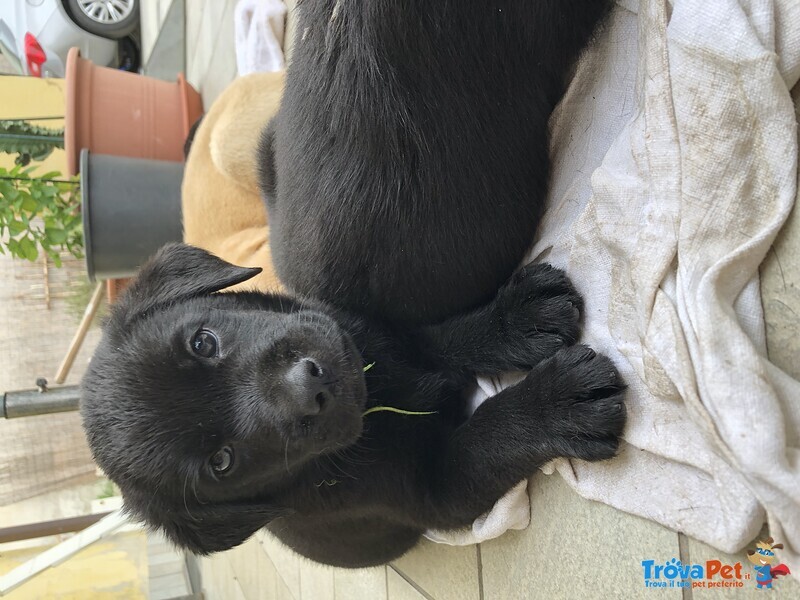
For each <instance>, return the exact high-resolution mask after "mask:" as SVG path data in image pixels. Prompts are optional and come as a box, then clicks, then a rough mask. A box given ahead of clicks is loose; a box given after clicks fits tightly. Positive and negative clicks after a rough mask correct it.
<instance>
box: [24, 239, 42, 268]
mask: <svg viewBox="0 0 800 600" xmlns="http://www.w3.org/2000/svg"><path fill="white" fill-rule="evenodd" d="M19 246H20V250H22V253H23V254H24V256H25V258H27V259H28V260H29V261H31V262H33V261H35V260H36V259H37V258H39V251H38V250H37V249H36V244H34V243H33V242H32V241H31V240H30V238H22V239H21V240H20V241H19Z"/></svg>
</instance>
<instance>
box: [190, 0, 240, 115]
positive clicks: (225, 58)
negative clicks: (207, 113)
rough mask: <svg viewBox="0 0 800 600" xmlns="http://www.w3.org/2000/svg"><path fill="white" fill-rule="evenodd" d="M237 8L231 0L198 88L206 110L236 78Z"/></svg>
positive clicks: (222, 16) (221, 19)
mask: <svg viewBox="0 0 800 600" xmlns="http://www.w3.org/2000/svg"><path fill="white" fill-rule="evenodd" d="M235 6H236V2H234V1H233V0H229V2H228V6H227V8H226V9H225V11H224V12H223V13H222V15H221V16H220V20H219V23H218V29H217V39H216V41H215V43H214V48H213V55H212V57H211V60H210V62H209V63H208V66H207V68H206V71H205V75H204V76H203V78H202V82H201V84H200V88H198V90H199V92H200V95H201V96H203V105H204V106H205V107H206V109H208V108H209V107H210V106H211V104H212V103H213V102H214V100H216V99H217V97H218V96H219V95H220V94H221V93H222V92H223V90H224V89H225V88H226V87H228V85H229V84H230V83H231V81H233V80H234V78H235V77H236V42H235V39H234V25H233V12H234V9H235Z"/></svg>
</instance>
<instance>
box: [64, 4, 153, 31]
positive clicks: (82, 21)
mask: <svg viewBox="0 0 800 600" xmlns="http://www.w3.org/2000/svg"><path fill="white" fill-rule="evenodd" d="M111 2H113V5H112V6H114V7H117V6H121V7H125V8H123V11H124V10H127V11H128V12H127V14H124V15H123V16H122V17H121V18H119V19H117V18H113V17H111V16H110V15H107V14H106V15H101V16H99V17H98V18H92V17H90V16H89V8H90V6H91V5H92V2H90V0H66V5H67V10H68V12H69V15H70V17H72V20H73V21H75V23H77V24H78V26H79V27H80V28H81V29H85V30H86V31H88V32H89V33H93V34H94V35H99V36H100V37H105V38H110V39H112V40H118V39H120V38H124V37H125V36H127V35H128V34H130V33H131V32H132V31H133V30H134V29H136V27H137V26H138V25H139V0H95V2H94V4H95V5H96V6H98V7H102V5H103V4H105V3H109V4H110V3H111Z"/></svg>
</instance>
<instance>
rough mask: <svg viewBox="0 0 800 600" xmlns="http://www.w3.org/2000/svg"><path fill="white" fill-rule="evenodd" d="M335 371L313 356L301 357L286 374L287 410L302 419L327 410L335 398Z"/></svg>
mask: <svg viewBox="0 0 800 600" xmlns="http://www.w3.org/2000/svg"><path fill="white" fill-rule="evenodd" d="M332 376H333V372H332V370H331V368H330V367H329V366H328V365H326V364H324V363H322V362H321V361H319V360H316V359H313V358H301V359H300V360H299V361H297V362H296V363H294V365H292V366H291V367H290V368H289V369H288V370H287V371H286V374H285V375H284V380H285V382H286V386H285V389H286V393H287V397H286V399H285V402H286V410H287V412H289V413H290V414H291V415H292V416H293V417H295V418H297V419H302V418H304V417H311V416H314V415H318V414H320V413H322V412H324V411H325V409H326V408H328V406H329V405H330V404H331V400H332V399H333V391H332V390H331V386H332V384H333V379H334V378H333V377H332Z"/></svg>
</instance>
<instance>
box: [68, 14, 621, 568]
mask: <svg viewBox="0 0 800 600" xmlns="http://www.w3.org/2000/svg"><path fill="white" fill-rule="evenodd" d="M606 8H607V2H605V1H601V0H580V1H579V0H506V1H500V2H493V3H485V2H482V1H480V2H479V1H477V0H475V1H472V0H461V1H459V2H457V3H456V2H444V1H440V0H435V1H432V2H417V1H416V0H413V1H412V0H374V1H372V2H355V0H338V1H337V2H333V1H330V2H323V1H321V0H319V1H318V0H306V1H305V2H303V3H301V4H300V5H299V16H298V19H299V27H298V38H297V40H296V46H295V48H296V50H295V55H294V62H293V63H292V66H291V69H290V72H289V74H288V79H287V88H286V93H285V96H284V101H283V104H282V108H281V111H280V113H279V114H278V116H277V117H276V118H275V120H274V121H273V122H272V123H271V124H270V126H269V127H268V128H267V131H266V132H265V134H264V138H263V144H262V163H263V170H262V183H263V190H264V195H265V198H266V202H267V206H268V209H269V212H270V224H271V235H272V238H273V255H274V257H275V260H276V263H277V266H278V268H279V271H280V275H281V277H282V279H283V280H284V281H285V282H286V283H287V284H288V286H289V287H290V288H291V290H292V291H293V292H295V294H296V297H295V298H291V297H288V296H283V295H265V294H259V293H217V292H220V291H221V290H224V289H225V288H226V287H229V286H231V285H234V284H237V283H241V282H243V281H246V280H247V279H249V278H250V277H252V276H253V275H255V274H256V273H257V269H248V268H243V267H237V266H234V265H231V264H228V263H226V262H224V261H221V260H220V259H218V258H216V257H213V256H211V255H209V254H208V253H206V252H204V251H202V250H199V249H197V248H191V247H188V246H183V245H171V246H168V247H166V248H164V249H163V250H162V251H161V252H160V253H159V254H158V255H157V256H156V257H155V258H154V259H153V260H152V261H151V262H150V263H148V265H146V266H145V267H144V268H143V269H142V271H141V273H140V275H139V277H138V278H137V280H136V281H135V282H134V284H133V285H132V286H131V288H130V289H129V291H128V292H127V293H126V294H125V296H124V297H123V298H122V299H121V300H120V302H119V303H118V304H117V306H115V307H114V308H113V310H112V314H111V317H110V319H109V321H108V323H107V325H106V329H105V333H104V337H103V340H102V342H101V344H100V346H99V348H98V350H97V352H96V354H95V357H94V359H93V360H92V362H91V365H90V368H89V370H88V372H87V374H86V377H85V378H84V382H83V398H82V405H81V410H82V414H83V418H84V424H85V427H86V430H87V435H88V438H89V442H90V445H91V447H92V450H93V452H94V455H95V458H96V459H97V461H98V463H99V464H100V466H101V467H102V468H103V469H104V470H105V472H106V473H107V474H108V476H109V477H111V478H112V479H113V480H114V481H116V482H117V483H118V484H119V486H120V488H121V489H122V492H123V495H124V497H125V503H126V507H127V508H128V510H129V511H130V512H131V513H132V514H134V515H135V516H137V517H140V518H142V519H143V520H144V521H146V522H147V523H148V524H150V525H151V526H153V527H158V528H160V529H162V530H163V531H165V532H166V534H167V535H168V536H169V537H170V538H171V539H172V540H173V541H174V542H175V543H177V544H178V545H180V546H183V547H186V548H188V549H190V550H192V551H194V552H197V553H201V554H204V553H209V552H215V551H220V550H225V549H227V548H230V547H232V546H235V545H237V544H239V543H241V542H242V541H244V540H245V539H247V537H249V536H250V535H252V534H253V533H254V532H255V531H257V530H258V529H259V528H261V527H264V526H267V527H268V528H269V529H270V530H271V531H272V532H273V533H274V534H275V535H276V536H277V537H278V538H280V539H281V540H282V541H283V542H285V543H286V544H287V545H289V546H290V547H292V548H294V549H295V550H297V551H298V552H300V553H301V554H303V555H305V556H307V557H309V558H312V559H314V560H317V561H319V562H323V563H328V564H332V565H338V566H345V567H362V566H368V565H376V564H381V563H384V562H386V561H389V560H391V559H393V558H396V557H398V556H399V555H401V554H402V553H403V552H405V551H406V550H407V549H408V548H410V547H411V546H413V545H414V543H415V542H416V541H417V539H418V538H419V536H420V535H421V533H422V532H423V531H424V530H425V529H428V528H438V529H452V528H457V527H462V526H465V525H469V524H470V523H471V522H472V521H473V520H474V519H475V518H476V517H477V516H479V515H480V514H482V513H483V512H485V511H486V510H488V509H489V508H491V506H492V505H493V503H494V502H495V501H496V500H497V499H498V498H499V497H500V496H501V495H502V494H503V493H504V492H505V491H507V490H508V489H509V488H510V487H511V486H512V485H514V484H515V483H516V482H517V481H519V480H521V479H523V478H525V477H527V476H529V475H531V474H532V473H533V472H534V471H535V470H536V468H537V467H538V466H540V465H541V464H542V463H544V462H546V461H548V460H550V459H552V458H554V457H558V456H567V457H575V458H581V459H585V460H602V459H606V458H610V457H611V456H613V455H614V453H615V451H616V448H617V446H618V439H619V435H620V433H621V430H622V427H623V425H624V421H625V408H624V404H623V400H622V398H623V389H624V384H623V383H622V381H621V379H620V377H619V375H618V373H617V371H616V369H615V368H614V366H613V365H612V364H611V363H610V361H609V360H608V359H607V358H605V357H602V356H597V355H596V354H595V353H594V352H593V351H592V350H590V349H589V348H586V347H583V346H576V347H569V346H570V344H573V343H574V342H575V341H576V339H577V337H578V335H579V319H580V311H581V308H582V302H581V299H580V297H579V296H578V294H577V293H576V292H575V290H574V288H573V287H572V285H571V284H570V282H569V281H568V279H567V278H566V276H565V275H564V274H563V273H562V272H561V271H558V270H556V269H553V268H552V267H550V266H548V265H529V266H527V267H525V268H523V269H522V270H520V271H519V272H517V273H515V274H513V275H511V273H512V271H513V269H514V267H515V266H516V265H517V264H518V263H519V261H520V260H521V258H522V256H523V254H524V252H525V249H526V248H527V246H528V244H529V243H530V241H531V239H532V236H533V233H534V230H535V226H536V223H537V221H538V219H539V217H540V215H541V213H542V210H543V206H542V204H543V197H544V192H545V186H546V181H547V171H548V165H547V119H548V116H549V114H550V112H551V111H552V109H553V107H554V105H555V104H556V102H557V101H558V99H559V97H560V95H561V94H562V92H563V87H564V81H565V79H566V75H567V71H568V69H569V67H570V65H571V64H572V62H573V61H574V59H575V57H576V56H577V55H578V53H579V52H580V50H581V48H582V47H583V46H584V45H585V43H586V42H587V40H588V39H589V37H590V35H591V33H592V31H593V30H594V28H595V26H596V24H597V23H598V21H599V20H600V19H601V17H602V15H603V14H604V12H605V10H606ZM529 368H532V370H531V371H530V373H529V374H528V375H527V377H526V378H525V379H524V380H523V381H522V382H521V383H519V384H518V385H516V386H513V387H510V388H508V389H506V390H505V391H503V392H502V393H501V394H499V395H498V396H497V397H494V398H491V399H489V400H487V401H486V402H485V403H484V404H483V405H482V406H481V407H480V408H479V409H478V410H477V412H476V413H475V414H474V415H473V416H472V417H471V418H469V419H466V418H465V414H464V392H465V391H466V390H468V388H469V387H470V385H471V384H472V381H473V379H474V375H475V374H487V375H491V374H496V373H500V372H502V371H505V370H509V369H529Z"/></svg>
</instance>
